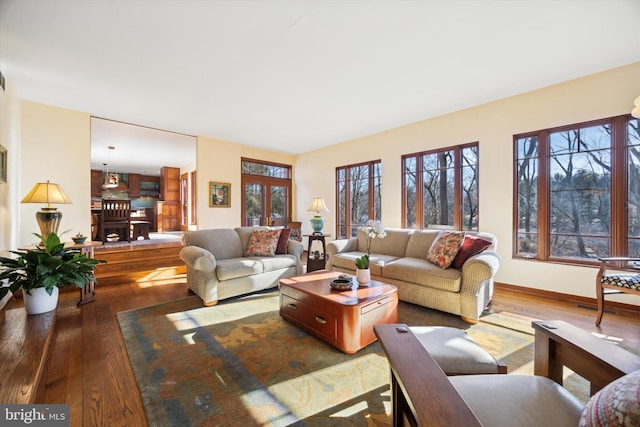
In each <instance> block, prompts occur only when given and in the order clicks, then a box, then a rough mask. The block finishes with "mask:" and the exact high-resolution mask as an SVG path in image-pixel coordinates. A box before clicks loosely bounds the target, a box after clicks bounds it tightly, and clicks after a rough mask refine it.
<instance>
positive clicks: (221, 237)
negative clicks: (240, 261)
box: [182, 228, 243, 261]
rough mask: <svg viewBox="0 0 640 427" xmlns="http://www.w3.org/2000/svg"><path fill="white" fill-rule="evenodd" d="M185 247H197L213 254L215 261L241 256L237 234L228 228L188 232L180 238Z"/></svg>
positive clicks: (240, 245)
mask: <svg viewBox="0 0 640 427" xmlns="http://www.w3.org/2000/svg"><path fill="white" fill-rule="evenodd" d="M182 241H183V243H184V245H185V246H198V247H201V248H202V249H206V250H208V251H209V252H211V253H212V254H213V256H214V257H215V258H216V260H217V261H219V260H223V259H230V258H239V257H241V256H242V255H243V251H242V244H241V241H240V238H239V237H238V233H236V232H235V231H234V230H232V229H230V228H214V229H209V230H198V231H190V232H188V233H185V234H184V236H183V237H182Z"/></svg>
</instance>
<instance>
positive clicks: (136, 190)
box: [129, 173, 140, 199]
mask: <svg viewBox="0 0 640 427" xmlns="http://www.w3.org/2000/svg"><path fill="white" fill-rule="evenodd" d="M138 197H140V174H137V173H130V174H129V198H130V199H137V198H138Z"/></svg>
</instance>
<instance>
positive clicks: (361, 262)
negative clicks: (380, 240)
mask: <svg viewBox="0 0 640 427" xmlns="http://www.w3.org/2000/svg"><path fill="white" fill-rule="evenodd" d="M356 268H359V269H360V270H364V269H367V268H369V255H367V254H364V255H362V256H361V257H358V258H356Z"/></svg>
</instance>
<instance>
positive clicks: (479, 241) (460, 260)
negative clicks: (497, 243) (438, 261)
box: [451, 234, 493, 270]
mask: <svg viewBox="0 0 640 427" xmlns="http://www.w3.org/2000/svg"><path fill="white" fill-rule="evenodd" d="M492 244H493V242H491V241H489V240H486V239H483V238H481V237H477V236H472V235H471V234H467V235H466V236H464V241H463V242H462V246H461V247H460V250H459V251H458V254H457V255H456V257H455V258H454V259H453V262H452V263H451V267H453V268H457V269H458V270H461V269H462V266H463V265H464V263H465V262H466V261H467V260H468V259H469V258H471V257H472V256H474V255H475V254H479V253H480V252H482V251H484V250H485V249H487V248H488V247H489V246H491V245H492Z"/></svg>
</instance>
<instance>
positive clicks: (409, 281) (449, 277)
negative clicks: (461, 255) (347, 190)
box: [326, 229, 501, 323]
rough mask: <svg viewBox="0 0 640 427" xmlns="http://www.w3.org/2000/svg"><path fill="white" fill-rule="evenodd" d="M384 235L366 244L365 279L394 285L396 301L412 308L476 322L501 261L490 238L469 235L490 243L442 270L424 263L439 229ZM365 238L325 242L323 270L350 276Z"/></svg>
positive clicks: (390, 231)
mask: <svg viewBox="0 0 640 427" xmlns="http://www.w3.org/2000/svg"><path fill="white" fill-rule="evenodd" d="M386 233H387V235H386V237H384V238H383V239H380V238H376V239H372V240H371V260H370V266H369V268H370V271H371V278H372V279H374V280H379V281H382V282H385V283H391V284H393V285H395V286H397V287H398V298H399V299H400V300H402V301H407V302H410V303H413V304H419V305H422V306H424V307H429V308H433V309H436V310H440V311H445V312H447V313H452V314H457V315H460V316H462V318H463V319H464V320H465V321H467V322H469V323H476V322H477V321H478V319H479V317H480V315H481V314H482V311H483V310H484V309H485V308H486V307H487V305H488V304H489V302H491V298H492V297H493V278H494V276H495V274H496V272H497V271H498V268H499V267H500V263H501V258H500V255H499V254H498V253H497V252H496V251H495V249H496V246H497V240H496V237H495V236H494V235H493V234H490V233H472V234H474V235H476V236H479V237H482V238H484V239H487V240H490V241H492V242H493V245H492V246H490V247H489V248H487V249H486V250H484V251H483V252H482V253H479V254H477V255H474V256H472V257H471V258H469V259H468V260H467V261H466V262H465V263H464V265H463V266H462V269H461V270H458V269H455V268H452V267H450V268H446V269H442V268H440V267H439V266H437V265H435V264H432V263H431V262H429V261H427V252H428V250H429V248H430V247H431V244H432V243H433V241H434V240H435V238H436V237H437V236H438V234H439V233H440V230H410V229H387V230H386ZM366 247H367V236H366V233H365V232H364V231H359V232H358V237H357V238H356V237H352V238H350V239H341V240H334V241H332V242H329V243H328V244H327V255H328V261H327V266H326V268H327V269H331V270H336V271H341V272H344V273H349V274H355V273H356V268H355V263H354V261H355V259H356V258H357V257H360V256H362V255H364V254H365V253H366Z"/></svg>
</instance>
